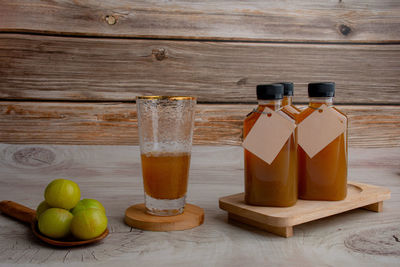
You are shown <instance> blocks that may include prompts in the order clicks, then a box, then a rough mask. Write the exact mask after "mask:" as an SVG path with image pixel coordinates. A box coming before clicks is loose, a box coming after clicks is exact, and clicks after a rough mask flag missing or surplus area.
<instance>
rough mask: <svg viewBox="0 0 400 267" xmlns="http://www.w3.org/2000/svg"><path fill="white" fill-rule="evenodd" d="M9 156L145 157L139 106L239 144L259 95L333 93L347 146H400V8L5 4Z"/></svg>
mask: <svg viewBox="0 0 400 267" xmlns="http://www.w3.org/2000/svg"><path fill="white" fill-rule="evenodd" d="M0 7H1V8H0V142H7V143H55V144H132V145H133V144H137V143H138V139H137V124H136V110H135V109H136V107H135V104H134V99H135V97H136V96H137V95H154V94H162V95H194V96H197V97H198V102H199V105H198V112H197V118H196V129H195V143H196V144H235V145H237V144H240V141H241V125H242V121H243V118H244V116H245V115H246V114H247V113H248V111H250V110H251V109H252V108H253V106H254V103H255V86H256V85H257V84H258V83H269V82H277V81H293V82H294V83H295V101H296V102H297V103H300V104H304V103H306V101H307V98H306V92H307V90H306V86H307V83H308V82H315V81H335V82H336V84H337V92H336V95H337V97H336V103H337V104H338V105H339V108H341V109H342V110H343V111H345V112H346V113H347V114H348V116H349V118H350V138H349V140H350V145H351V146H365V147H390V146H400V2H399V1H397V0H381V1H380V0H366V1H358V0H336V1H319V2H318V3H317V2H316V1H311V0H306V1H301V2H300V1H295V0H291V1H269V0H268V1H264V0H257V1H233V0H232V1H226V0H224V1H190V2H187V1H162V2H160V1H129V0H118V1H115V0H114V1H110V0H107V1H100V2H99V1H90V0H83V1H59V0H55V1H38V0H15V1H6V0H0Z"/></svg>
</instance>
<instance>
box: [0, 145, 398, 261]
mask: <svg viewBox="0 0 400 267" xmlns="http://www.w3.org/2000/svg"><path fill="white" fill-rule="evenodd" d="M21 151H22V152H23V151H49V154H51V153H52V154H54V155H55V157H54V160H53V161H51V162H48V163H46V162H41V164H37V165H34V166H32V164H30V163H31V162H34V161H35V157H36V154H35V153H32V154H29V153H28V154H26V153H25V154H24V155H26V157H27V158H30V159H26V160H25V161H20V160H16V159H19V158H20V156H18V157H14V155H15V154H16V153H18V154H23V153H22V152H21ZM50 152H51V153H50ZM139 154H140V152H139V148H138V147H136V146H85V145H76V146H75V145H70V146H59V145H6V144H0V177H1V179H0V196H1V197H2V198H4V199H12V200H13V201H16V202H19V203H23V204H24V205H26V206H29V207H31V208H34V207H36V205H37V204H38V203H40V202H41V201H42V200H43V190H44V188H45V187H46V185H47V184H48V183H49V182H50V181H51V180H53V179H55V178H60V177H63V178H69V179H72V180H74V181H75V182H77V183H78V184H79V186H80V188H81V192H82V196H83V197H85V198H95V199H98V200H99V201H101V202H102V203H103V204H104V206H105V208H106V211H107V215H108V218H109V229H110V234H109V236H108V237H107V238H106V239H104V241H103V242H101V243H99V244H97V245H94V246H86V247H79V248H74V249H53V248H50V247H48V246H45V245H43V244H42V243H41V242H38V241H37V239H35V237H34V236H33V235H32V234H31V232H30V230H29V229H28V228H27V227H26V226H25V225H23V224H19V223H16V222H15V221H14V220H12V219H10V218H9V217H6V216H3V215H0V266H7V267H9V266H21V265H30V266H43V267H48V266H59V265H61V264H69V265H70V266H94V265H95V266H110V265H112V266H132V264H133V263H134V265H135V266H154V267H156V266H179V265H180V266H199V265H201V266H266V265H268V266H282V265H284V266H338V265H340V266H397V265H398V262H399V257H400V247H399V245H398V244H399V243H398V241H396V238H399V237H400V236H399V232H400V227H399V220H400V209H399V205H400V179H399V177H400V176H399V161H400V150H399V149H398V148H385V149H383V148H376V149H365V148H350V150H349V166H350V167H349V179H350V180H353V181H358V182H362V183H369V184H374V185H377V186H384V187H389V188H390V190H391V191H392V198H391V199H390V200H389V201H385V204H384V207H383V212H381V213H374V212H370V211H365V210H362V209H357V210H353V211H350V212H347V213H343V214H339V215H337V216H332V217H328V218H324V219H321V220H317V221H313V222H310V223H307V224H303V225H299V226H297V227H295V228H294V236H293V237H291V238H290V239H284V238H279V237H276V236H274V235H271V234H268V233H266V232H265V231H259V230H257V229H256V228H253V227H249V226H245V225H242V224H237V223H235V224H233V223H230V222H229V221H228V220H227V218H226V217H227V216H226V212H225V211H223V210H220V209H219V208H218V199H219V198H220V197H222V196H226V195H231V194H235V193H239V192H242V191H243V188H244V184H243V182H244V179H243V149H242V148H241V147H237V146H235V147H232V146H223V147H216V146H194V147H193V153H192V160H191V168H190V178H189V188H188V201H189V202H190V203H193V204H195V205H197V206H199V207H201V208H203V209H204V211H205V220H204V224H203V225H201V226H200V227H196V228H194V229H191V230H186V231H177V232H170V233H163V232H157V233H155V232H148V231H140V230H136V229H132V228H130V227H128V226H127V225H125V224H124V222H123V217H124V212H125V210H126V208H128V207H129V206H131V205H133V204H137V203H141V202H143V185H142V178H141V172H140V155H139Z"/></svg>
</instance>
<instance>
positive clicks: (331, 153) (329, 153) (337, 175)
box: [298, 98, 347, 200]
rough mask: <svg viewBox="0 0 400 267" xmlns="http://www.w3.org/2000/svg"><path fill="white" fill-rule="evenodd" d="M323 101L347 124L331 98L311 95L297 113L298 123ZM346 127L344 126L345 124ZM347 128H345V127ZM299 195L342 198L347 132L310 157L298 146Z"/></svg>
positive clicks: (344, 187) (306, 197) (345, 174)
mask: <svg viewBox="0 0 400 267" xmlns="http://www.w3.org/2000/svg"><path fill="white" fill-rule="evenodd" d="M323 104H326V105H327V106H330V108H333V109H334V110H336V111H337V113H338V116H342V117H343V118H344V119H345V121H346V125H347V117H346V115H345V114H343V113H342V112H340V111H339V110H338V109H336V108H335V107H333V106H332V98H311V99H310V104H309V107H308V108H306V109H305V110H304V111H303V112H301V113H300V115H299V116H298V123H300V122H301V121H303V120H304V119H306V118H307V117H308V116H309V115H311V113H313V112H318V108H319V107H320V106H321V105H323ZM346 129H347V127H346ZM346 131H347V130H346ZM298 160H299V166H298V167H299V198H301V199H307V200H343V199H345V198H346V194H347V132H344V133H342V134H341V135H339V136H338V137H337V138H336V139H335V140H333V141H332V142H331V143H329V144H328V145H327V146H326V147H325V148H324V149H322V150H321V151H320V152H319V153H317V154H316V155H315V156H314V157H313V158H310V157H309V156H308V154H307V153H306V152H305V151H304V150H303V149H302V148H301V146H298Z"/></svg>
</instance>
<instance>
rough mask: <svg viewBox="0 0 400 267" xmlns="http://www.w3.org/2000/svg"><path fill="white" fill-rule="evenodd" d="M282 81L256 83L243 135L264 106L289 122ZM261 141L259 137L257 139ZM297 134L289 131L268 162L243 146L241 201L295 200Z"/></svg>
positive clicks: (280, 202) (288, 202)
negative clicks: (254, 105) (255, 104)
mask: <svg viewBox="0 0 400 267" xmlns="http://www.w3.org/2000/svg"><path fill="white" fill-rule="evenodd" d="M282 97H283V85H281V84H267V85H258V86H257V99H258V107H257V108H256V109H255V110H254V111H253V112H252V113H250V114H249V115H248V116H247V118H246V119H245V121H244V125H243V135H244V138H246V136H247V135H248V133H249V132H250V130H251V129H252V127H253V126H254V124H255V123H256V121H257V119H258V118H259V117H260V116H261V115H263V116H267V114H263V111H264V109H265V108H266V107H268V108H270V109H271V110H274V111H275V112H276V113H278V114H279V115H281V116H282V117H284V118H285V119H287V120H290V121H291V122H293V123H294V122H295V120H294V118H293V117H290V115H288V114H286V113H285V112H283V111H282V109H281V108H282ZM260 142H263V140H260ZM296 146H297V138H296V133H295V132H293V133H292V134H291V136H290V137H289V138H288V140H287V141H286V143H285V144H284V145H283V147H282V149H281V150H280V152H279V153H278V155H277V156H276V157H275V159H274V160H273V161H272V162H271V164H268V163H267V162H265V161H263V160H262V159H260V158H259V157H257V156H256V155H254V154H253V153H251V152H250V151H248V150H246V149H245V150H244V173H245V202H246V203H247V204H250V205H258V206H274V207H289V206H292V205H294V204H295V203H296V201H297V152H296V149H297V148H296Z"/></svg>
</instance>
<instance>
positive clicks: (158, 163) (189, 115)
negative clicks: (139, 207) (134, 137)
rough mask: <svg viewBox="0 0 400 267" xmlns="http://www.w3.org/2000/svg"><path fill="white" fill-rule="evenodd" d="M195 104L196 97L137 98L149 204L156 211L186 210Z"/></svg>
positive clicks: (153, 213) (144, 178)
mask: <svg viewBox="0 0 400 267" xmlns="http://www.w3.org/2000/svg"><path fill="white" fill-rule="evenodd" d="M195 104H196V99H195V98H194V97H177V96H147V97H144V96H143V97H138V98H137V109H138V124H139V139H140V152H141V161H142V175H143V186H144V197H145V206H146V211H147V212H148V213H150V214H152V215H159V216H172V215H178V214H181V213H182V212H183V211H184V206H185V200H186V191H187V186H188V177H189V167H190V156H191V147H192V138H193V126H194V111H195Z"/></svg>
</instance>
